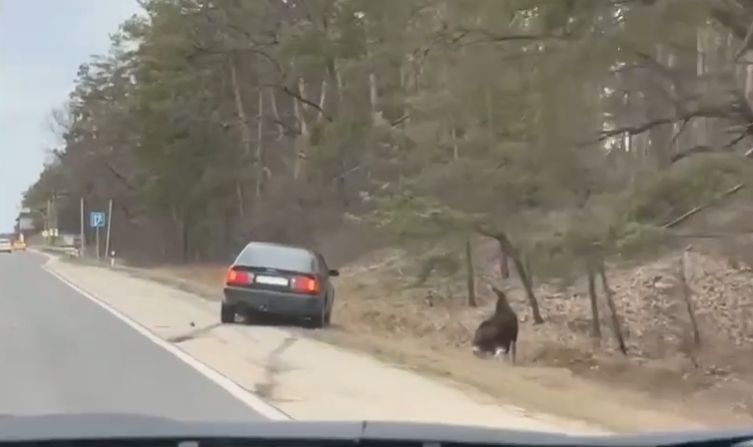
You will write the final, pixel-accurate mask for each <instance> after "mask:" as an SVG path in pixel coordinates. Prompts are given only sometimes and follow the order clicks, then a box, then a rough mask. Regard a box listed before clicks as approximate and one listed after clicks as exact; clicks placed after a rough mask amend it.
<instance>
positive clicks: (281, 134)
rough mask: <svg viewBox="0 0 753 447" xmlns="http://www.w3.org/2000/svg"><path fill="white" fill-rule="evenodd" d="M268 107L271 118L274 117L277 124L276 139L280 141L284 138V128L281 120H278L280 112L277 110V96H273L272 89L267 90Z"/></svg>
mask: <svg viewBox="0 0 753 447" xmlns="http://www.w3.org/2000/svg"><path fill="white" fill-rule="evenodd" d="M267 94H268V95H269V105H270V108H271V109H272V116H274V118H275V121H276V122H277V139H278V140H282V139H283V138H284V137H285V128H284V127H283V126H282V119H280V111H279V109H278V108H277V95H275V91H274V89H271V88H270V89H268V90H267Z"/></svg>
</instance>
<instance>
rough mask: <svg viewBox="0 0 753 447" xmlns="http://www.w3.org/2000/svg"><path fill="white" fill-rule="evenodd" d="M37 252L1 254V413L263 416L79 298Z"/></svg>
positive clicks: (200, 417) (208, 417) (234, 418)
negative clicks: (55, 275)
mask: <svg viewBox="0 0 753 447" xmlns="http://www.w3.org/2000/svg"><path fill="white" fill-rule="evenodd" d="M43 262H44V258H43V257H42V256H40V255H37V254H32V253H13V254H11V255H8V254H4V253H0V414H3V413H9V414H20V415H28V414H50V413H131V414H134V413H135V414H139V415H148V416H162V417H169V418H174V419H179V420H212V421H239V420H258V419H262V418H263V417H262V416H261V415H259V414H257V413H255V412H254V411H253V410H252V409H251V408H250V407H248V406H246V405H245V404H244V403H243V402H241V401H240V400H238V399H236V398H235V397H233V396H232V395H231V394H230V393H229V392H227V391H225V390H224V389H223V388H221V387H220V386H218V385H217V384H215V383H214V382H212V381H211V380H209V379H208V378H206V377H205V376H203V375H202V374H201V373H199V372H198V371H196V370H194V369H193V368H191V367H190V366H189V365H187V364H185V363H184V362H182V361H181V360H179V359H178V358H176V357H175V356H174V355H172V354H171V353H169V352H168V351H166V350H165V349H163V348H161V347H160V346H158V345H156V344H154V343H153V342H151V341H150V340H149V339H147V338H146V337H144V336H143V335H141V334H139V333H138V332H136V331H135V330H133V329H132V328H130V327H129V326H128V325H126V324H125V323H124V322H122V321H121V320H119V319H118V318H116V317H115V316H113V315H112V314H110V313H109V312H107V311H106V310H104V309H102V308H101V307H99V306H98V305H97V304H96V303H94V302H92V301H90V300H89V299H87V298H86V297H84V296H82V295H80V294H79V293H77V292H76V291H75V290H73V289H72V288H70V287H68V286H67V285H66V284H64V283H63V282H61V281H60V280H58V279H57V278H56V277H54V276H53V275H51V274H50V273H48V272H47V271H46V270H44V269H43V268H42V264H43Z"/></svg>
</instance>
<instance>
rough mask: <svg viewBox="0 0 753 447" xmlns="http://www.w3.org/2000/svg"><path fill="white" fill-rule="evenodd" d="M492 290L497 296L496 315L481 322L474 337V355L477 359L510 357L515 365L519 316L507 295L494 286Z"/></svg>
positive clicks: (491, 286)
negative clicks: (489, 356)
mask: <svg viewBox="0 0 753 447" xmlns="http://www.w3.org/2000/svg"><path fill="white" fill-rule="evenodd" d="M490 288H491V290H492V291H493V292H494V294H495V295H497V305H496V306H495V308H494V315H492V316H491V317H490V318H488V319H486V320H484V321H482V322H481V324H480V325H479V326H478V328H477V329H476V333H475V334H474V336H473V354H474V355H476V356H477V357H482V356H487V355H492V356H494V357H495V358H499V356H500V354H502V353H504V354H505V355H508V356H509V358H510V360H511V362H512V363H515V351H516V345H517V341H518V315H517V314H516V313H515V311H514V310H512V307H510V303H509V302H508V301H507V296H506V295H505V293H504V292H503V291H501V290H499V289H498V288H496V287H495V286H494V285H490Z"/></svg>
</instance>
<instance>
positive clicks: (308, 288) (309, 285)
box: [291, 276, 319, 294]
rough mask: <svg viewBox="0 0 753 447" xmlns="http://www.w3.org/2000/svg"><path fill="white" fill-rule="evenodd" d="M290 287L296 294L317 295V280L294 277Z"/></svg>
mask: <svg viewBox="0 0 753 447" xmlns="http://www.w3.org/2000/svg"><path fill="white" fill-rule="evenodd" d="M291 286H292V288H293V291H295V292H298V293H310V294H315V293H319V280H318V279H316V278H312V277H310V276H294V277H293V278H292V281H291Z"/></svg>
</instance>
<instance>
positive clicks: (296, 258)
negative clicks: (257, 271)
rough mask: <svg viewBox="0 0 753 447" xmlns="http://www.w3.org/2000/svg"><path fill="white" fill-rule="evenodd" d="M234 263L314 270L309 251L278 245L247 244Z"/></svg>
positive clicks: (307, 271) (314, 262) (313, 259)
mask: <svg viewBox="0 0 753 447" xmlns="http://www.w3.org/2000/svg"><path fill="white" fill-rule="evenodd" d="M235 263H236V264H238V265H243V266H245V267H266V268H273V269H279V270H292V271H295V272H304V273H313V272H315V271H316V260H315V258H314V256H313V255H312V254H311V253H310V252H308V251H306V250H304V249H302V248H295V247H284V246H279V245H268V244H250V245H247V246H246V248H244V249H243V251H242V252H241V254H240V255H238V259H237V260H236V261H235Z"/></svg>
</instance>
